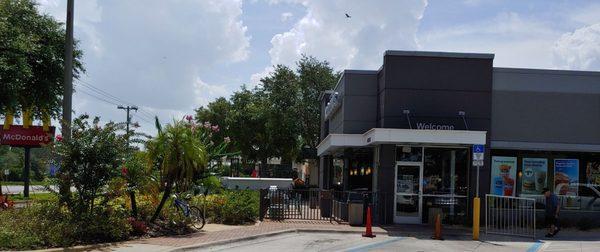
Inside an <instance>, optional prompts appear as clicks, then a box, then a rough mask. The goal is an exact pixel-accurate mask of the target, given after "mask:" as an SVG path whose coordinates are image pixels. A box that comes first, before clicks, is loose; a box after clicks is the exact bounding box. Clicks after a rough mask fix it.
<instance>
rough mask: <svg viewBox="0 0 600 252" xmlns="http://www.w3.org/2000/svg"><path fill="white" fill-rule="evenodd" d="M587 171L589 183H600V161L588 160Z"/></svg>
mask: <svg viewBox="0 0 600 252" xmlns="http://www.w3.org/2000/svg"><path fill="white" fill-rule="evenodd" d="M585 173H586V174H585V175H586V178H587V183H588V184H596V185H600V161H590V162H588V163H587V167H586V169H585Z"/></svg>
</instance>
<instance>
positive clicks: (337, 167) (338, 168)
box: [332, 158, 344, 191]
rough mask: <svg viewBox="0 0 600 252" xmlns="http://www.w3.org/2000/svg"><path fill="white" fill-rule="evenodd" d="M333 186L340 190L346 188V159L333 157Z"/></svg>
mask: <svg viewBox="0 0 600 252" xmlns="http://www.w3.org/2000/svg"><path fill="white" fill-rule="evenodd" d="M332 183H333V185H332V186H333V188H334V189H335V190H338V191H342V190H344V185H343V183H344V159H341V158H334V159H333V181H332Z"/></svg>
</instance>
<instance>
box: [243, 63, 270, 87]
mask: <svg viewBox="0 0 600 252" xmlns="http://www.w3.org/2000/svg"><path fill="white" fill-rule="evenodd" d="M273 70H275V68H273V67H272V66H268V67H265V69H264V70H263V71H262V72H259V73H255V74H253V75H252V76H250V85H249V86H248V88H249V89H252V88H255V87H257V86H258V85H259V84H260V80H261V79H263V78H265V77H267V76H268V75H269V73H271V72H272V71H273Z"/></svg>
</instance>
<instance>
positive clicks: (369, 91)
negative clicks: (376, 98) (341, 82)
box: [345, 73, 377, 95]
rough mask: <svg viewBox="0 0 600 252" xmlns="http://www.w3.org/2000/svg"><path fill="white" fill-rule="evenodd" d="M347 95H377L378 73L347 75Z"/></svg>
mask: <svg viewBox="0 0 600 252" xmlns="http://www.w3.org/2000/svg"><path fill="white" fill-rule="evenodd" d="M345 80H346V83H348V84H349V85H348V86H346V95H377V73H373V74H355V73H345Z"/></svg>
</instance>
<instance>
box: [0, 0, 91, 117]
mask: <svg viewBox="0 0 600 252" xmlns="http://www.w3.org/2000/svg"><path fill="white" fill-rule="evenodd" d="M0 17H1V18H0V83H2V85H0V114H6V113H7V112H11V113H17V112H18V111H22V110H25V109H31V110H32V113H33V115H34V116H35V117H36V118H41V117H42V115H43V114H45V113H47V114H48V115H49V116H51V117H53V118H58V115H59V113H60V109H61V107H62V106H61V104H62V93H63V76H64V48H65V29H64V27H63V24H62V23H59V22H58V21H56V20H55V19H54V18H52V17H51V16H49V15H45V14H40V13H39V12H38V10H37V8H36V3H35V2H34V1H33V0H3V1H0ZM74 48H75V49H74V52H73V71H74V77H75V78H77V77H78V76H79V74H80V73H81V72H83V71H84V68H83V65H82V63H81V61H80V60H81V57H82V55H83V53H82V51H81V50H79V49H77V43H76V42H75V43H74Z"/></svg>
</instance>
